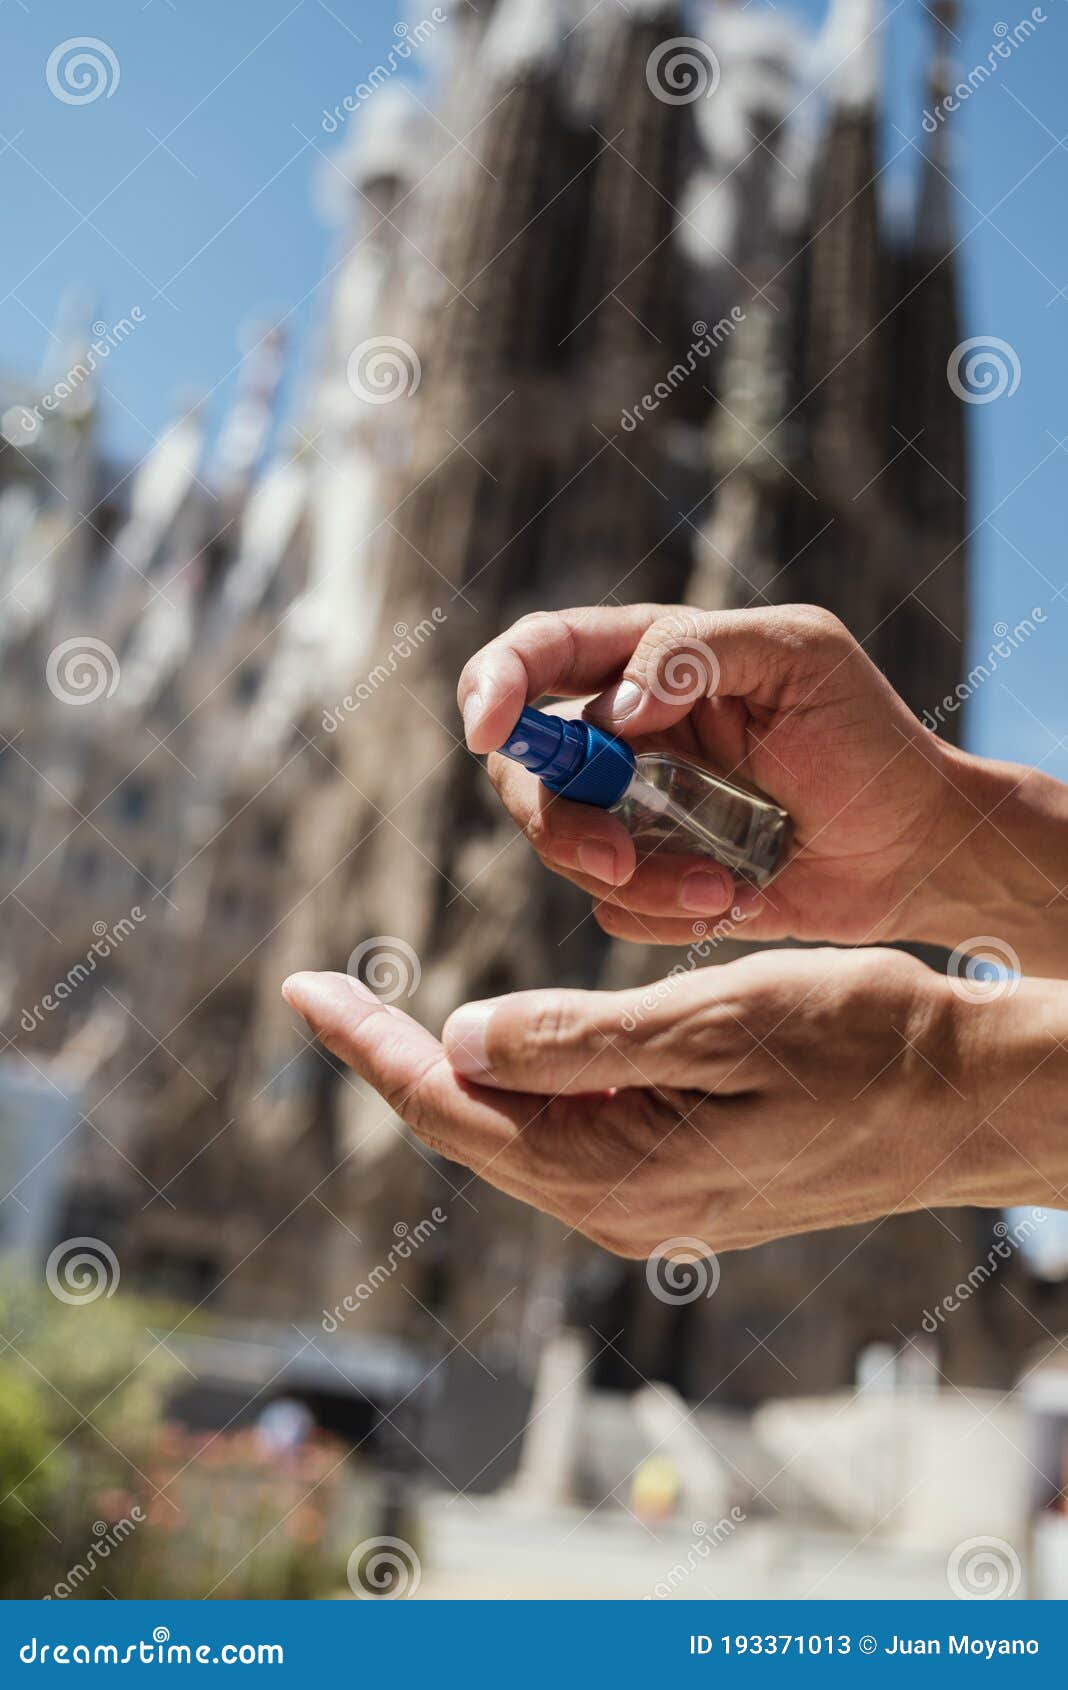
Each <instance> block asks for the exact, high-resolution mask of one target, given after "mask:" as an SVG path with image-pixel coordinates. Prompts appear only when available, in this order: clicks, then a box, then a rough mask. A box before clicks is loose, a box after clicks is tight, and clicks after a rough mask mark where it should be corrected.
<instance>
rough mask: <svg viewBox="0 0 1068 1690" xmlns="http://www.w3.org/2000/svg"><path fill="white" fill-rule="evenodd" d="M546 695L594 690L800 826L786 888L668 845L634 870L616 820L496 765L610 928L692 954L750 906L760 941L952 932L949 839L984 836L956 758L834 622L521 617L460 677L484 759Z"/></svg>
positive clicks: (779, 616) (641, 746)
mask: <svg viewBox="0 0 1068 1690" xmlns="http://www.w3.org/2000/svg"><path fill="white" fill-rule="evenodd" d="M545 694H556V695H557V696H560V695H566V696H569V697H577V698H579V699H585V700H588V699H589V696H590V694H595V695H597V696H595V697H594V698H593V700H592V702H588V703H587V704H586V706H585V710H584V714H586V715H588V716H589V718H590V719H591V720H592V721H595V722H597V723H598V725H600V726H602V727H604V728H606V729H608V730H609V731H612V732H615V733H619V734H622V735H623V736H624V737H625V738H626V739H627V740H628V741H629V742H630V743H631V744H632V745H633V747H634V749H635V751H636V752H642V751H650V750H655V749H665V750H669V751H672V752H675V753H677V754H679V755H681V756H683V757H687V758H689V759H690V760H692V761H694V762H697V763H700V764H704V765H706V766H708V767H710V768H712V769H715V770H717V771H718V772H719V773H721V774H723V775H725V776H727V777H728V778H730V777H735V778H739V779H740V780H741V781H742V782H743V783H745V782H749V783H750V784H753V785H755V786H757V787H759V788H761V790H763V791H764V792H766V793H767V794H768V795H769V796H770V797H771V798H773V799H774V800H775V801H776V803H778V804H780V805H781V806H782V808H783V809H785V810H788V811H789V813H790V815H791V817H792V818H793V822H794V845H793V848H792V851H791V853H790V856H789V858H788V860H787V862H786V864H785V866H784V867H783V868H782V869H781V871H780V872H779V873H778V874H777V875H776V877H775V880H774V882H773V884H771V885H770V886H769V887H767V888H765V890H764V891H763V892H756V891H754V890H752V889H751V888H748V887H746V888H743V889H740V890H736V889H735V888H734V887H733V886H732V884H731V877H730V875H729V873H728V872H727V871H726V870H725V869H721V868H718V867H716V865H714V864H712V863H711V862H710V861H709V859H708V858H706V857H696V856H693V857H691V856H681V855H676V854H675V853H673V852H668V851H665V850H655V851H653V852H652V853H651V854H649V855H648V856H647V857H645V858H644V859H643V860H642V861H640V862H639V861H638V860H637V858H636V854H635V848H634V844H633V841H632V840H631V838H630V836H629V834H628V833H627V831H626V829H625V828H624V827H623V825H622V823H621V822H620V821H618V820H617V819H616V818H615V817H613V816H611V815H609V814H608V813H606V812H604V811H602V810H598V809H596V808H594V807H593V806H590V805H584V804H574V803H569V802H567V800H566V799H561V798H555V797H553V796H552V795H551V794H550V793H549V792H548V791H547V790H546V789H545V788H544V787H543V786H542V785H541V783H540V781H539V780H538V779H537V777H536V776H534V775H532V774H529V773H528V772H527V771H526V770H525V769H523V768H521V767H519V766H518V765H517V764H516V763H513V762H511V761H510V760H509V759H507V758H503V757H491V758H490V761H489V772H490V776H491V779H492V780H493V783H494V785H495V786H496V788H497V790H498V792H499V793H500V795H501V797H502V799H503V800H504V803H505V805H506V806H507V808H508V810H509V812H510V813H511V815H512V816H513V818H514V819H515V821H516V822H517V823H518V824H519V826H520V827H521V828H522V829H523V831H524V832H525V833H526V835H527V837H528V838H529V839H530V841H531V843H532V844H533V845H534V848H535V850H536V851H537V852H538V854H539V856H540V857H541V858H542V860H543V861H544V862H545V863H546V864H547V865H548V866H549V867H550V868H553V869H555V870H557V872H559V873H561V874H563V875H565V876H567V878H569V879H571V880H574V881H575V882H576V883H577V884H578V885H579V886H581V887H583V888H584V889H585V890H586V891H587V892H590V893H592V895H593V896H594V898H595V899H596V900H597V904H596V915H597V919H598V921H599V922H600V924H601V926H602V927H603V928H605V930H606V931H607V932H609V933H612V934H614V935H616V936H618V937H620V938H626V939H635V940H641V941H646V942H648V941H657V942H660V943H664V944H687V943H689V942H690V940H691V937H692V924H693V918H694V916H695V915H703V916H715V915H718V914H720V913H721V912H723V911H724V910H726V909H728V908H729V907H732V906H737V907H738V908H740V910H741V911H742V913H743V914H744V915H745V917H746V924H745V933H746V937H752V938H755V939H780V938H785V937H794V938H802V939H804V938H821V939H833V940H838V941H842V942H852V943H857V942H871V941H873V940H886V939H895V938H912V939H918V938H927V937H931V938H936V937H938V934H937V931H936V930H937V927H938V918H937V915H936V914H935V911H934V907H933V906H934V905H935V904H936V903H937V902H938V898H939V892H938V889H937V887H936V885H935V872H936V870H937V869H938V868H939V866H940V863H941V859H942V856H943V854H944V852H943V846H942V841H943V839H944V838H945V837H946V836H947V830H952V829H955V834H954V837H955V838H956V837H958V836H960V835H962V834H965V833H967V831H968V828H969V826H970V825H971V822H970V817H969V816H968V805H967V801H966V800H965V799H964V798H963V797H962V796H961V794H960V793H959V791H958V788H957V785H956V784H955V782H954V780H953V778H952V777H951V774H950V771H949V757H948V753H947V749H946V747H945V746H944V745H943V744H942V742H941V741H940V740H937V739H935V738H934V737H933V736H932V735H931V734H929V733H928V732H927V731H926V730H925V729H924V728H923V727H922V726H921V725H920V723H919V722H918V721H917V719H916V718H915V716H913V715H912V713H911V711H910V710H909V709H908V708H907V706H906V705H905V704H904V702H903V701H902V700H901V699H900V698H899V697H898V695H897V693H895V692H894V690H893V688H892V687H891V685H890V683H889V682H888V681H887V680H886V678H885V676H884V675H883V674H882V673H881V672H880V671H879V670H878V669H877V668H876V667H875V665H874V664H873V663H872V661H871V659H870V658H869V657H868V656H867V655H866V653H865V652H864V651H863V649H862V648H861V646H860V645H858V643H857V641H856V640H855V639H854V638H853V637H852V635H851V634H850V633H849V632H848V630H847V629H846V628H845V627H844V626H843V625H842V623H841V622H839V621H838V620H837V618H836V617H834V616H832V615H830V614H829V613H828V612H826V611H823V610H819V609H816V608H815V607H814V606H811V605H795V606H784V607H782V608H778V609H773V610H745V611H724V612H705V611H700V610H688V609H685V608H680V609H666V608H665V607H663V606H658V605H633V606H624V607H614V606H609V607H597V608H592V609H586V610H574V611H564V612H558V613H552V612H546V613H539V614H535V615H533V616H527V617H524V618H523V619H522V620H521V621H519V622H517V623H516V624H515V625H514V627H512V628H511V629H509V630H508V632H507V633H505V634H503V635H501V636H500V637H499V638H498V639H496V640H494V641H492V642H491V643H490V644H489V645H487V646H485V647H484V648H483V649H482V650H481V651H480V652H478V653H477V654H476V655H475V656H474V657H473V658H472V659H471V660H470V662H469V663H468V664H467V665H466V667H465V668H464V671H463V674H462V675H461V677H460V683H459V688H458V697H459V701H460V705H461V708H462V710H463V713H464V725H465V730H466V733H467V740H468V744H469V745H470V747H471V749H472V750H473V751H476V752H485V751H493V750H495V749H496V748H497V747H498V746H500V745H501V744H503V743H504V740H505V739H506V738H507V736H508V734H509V733H510V731H511V730H512V728H513V727H514V725H515V722H516V719H517V717H518V715H519V712H520V710H521V709H522V707H523V705H525V704H526V703H528V702H535V701H536V700H537V699H538V698H540V697H542V696H543V695H545ZM559 708H561V709H562V710H563V711H564V712H565V713H567V714H577V713H578V711H579V709H581V708H582V706H581V705H564V706H561V707H559Z"/></svg>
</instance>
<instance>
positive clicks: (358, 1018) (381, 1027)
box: [282, 973, 518, 1171]
mask: <svg viewBox="0 0 1068 1690" xmlns="http://www.w3.org/2000/svg"><path fill="white" fill-rule="evenodd" d="M282 996H283V997H284V998H285V1000H286V1002H287V1003H288V1004H290V1005H291V1006H292V1007H293V1008H294V1009H295V1010H296V1011H297V1012H298V1014H300V1015H303V1017H304V1019H305V1021H307V1023H308V1025H309V1026H310V1028H311V1030H312V1032H313V1033H314V1034H315V1035H316V1037H317V1038H318V1039H319V1040H320V1042H321V1043H322V1044H324V1045H325V1046H326V1048H327V1050H329V1051H330V1052H331V1053H332V1054H333V1055H334V1056H337V1057H339V1058H340V1060H341V1061H342V1062H344V1063H346V1064H347V1065H348V1066H349V1067H350V1068H352V1069H354V1071H355V1072H356V1073H357V1074H359V1075H360V1077H361V1078H362V1079H364V1080H366V1081H367V1082H368V1084H369V1085H371V1086H373V1087H374V1089H375V1091H377V1092H379V1093H381V1095H382V1097H384V1098H385V1100H386V1102H387V1103H388V1104H389V1106H390V1108H391V1109H392V1110H393V1111H394V1112H395V1114H397V1115H399V1116H400V1117H401V1119H402V1120H403V1121H406V1122H407V1124H408V1125H409V1126H410V1127H411V1128H412V1130H413V1131H414V1132H415V1133H416V1134H417V1135H418V1137H419V1138H421V1139H422V1140H423V1141H424V1142H425V1143H426V1144H429V1145H430V1147H431V1149H433V1150H437V1151H439V1152H440V1153H441V1154H442V1155H443V1156H447V1157H449V1158H450V1160H452V1161H454V1162H463V1163H465V1164H466V1165H467V1166H468V1167H469V1168H474V1169H476V1171H477V1170H478V1167H479V1166H485V1165H486V1164H487V1163H488V1162H490V1161H491V1160H494V1159H495V1158H500V1157H501V1156H502V1153H506V1152H507V1150H508V1148H509V1145H510V1143H511V1142H512V1140H513V1139H514V1138H515V1137H516V1136H517V1133H518V1128H517V1127H516V1125H515V1123H514V1121H513V1120H511V1119H509V1118H508V1115H507V1114H506V1113H503V1112H501V1111H500V1110H498V1109H493V1108H487V1107H486V1106H485V1104H483V1103H480V1102H479V1101H478V1100H477V1098H476V1097H475V1095H474V1094H472V1093H471V1092H470V1090H464V1089H463V1087H462V1086H461V1084H460V1082H459V1081H458V1080H457V1078H456V1074H455V1071H454V1070H453V1068H452V1066H451V1065H450V1063H449V1062H447V1061H446V1059H445V1053H444V1051H443V1050H442V1047H441V1044H440V1042H439V1041H438V1040H437V1039H435V1038H434V1037H433V1036H432V1034H430V1033H428V1032H427V1031H426V1029H425V1028H424V1027H420V1025H419V1023H418V1022H417V1021H413V1020H412V1018H411V1016H410V1015H405V1014H404V1012H403V1010H400V1009H397V1008H396V1007H395V1005H392V1004H384V1003H382V1002H381V1001H380V1000H379V999H378V998H376V997H375V995H374V993H373V992H370V991H369V990H368V989H367V987H366V986H363V985H361V984H360V982H359V981H356V980H353V979H352V978H351V976H349V975H348V974H330V973H327V974H317V973H300V974H291V975H290V977H289V979H288V980H286V981H285V983H284V984H283V986H282Z"/></svg>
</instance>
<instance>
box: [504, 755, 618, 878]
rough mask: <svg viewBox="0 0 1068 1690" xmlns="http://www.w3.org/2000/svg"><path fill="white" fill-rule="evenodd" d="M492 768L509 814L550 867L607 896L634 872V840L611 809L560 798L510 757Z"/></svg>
mask: <svg viewBox="0 0 1068 1690" xmlns="http://www.w3.org/2000/svg"><path fill="white" fill-rule="evenodd" d="M487 768H488V770H489V776H490V779H491V780H492V782H493V784H494V786H495V787H496V789H497V792H498V793H499V794H500V797H501V799H502V801H503V803H504V805H505V808H506V809H507V811H508V813H509V815H510V816H511V817H512V819H513V820H514V821H515V822H516V824H517V825H518V826H519V827H520V828H521V829H522V831H523V833H524V834H525V836H526V838H527V839H528V840H529V841H530V843H531V845H533V847H534V849H535V851H536V852H537V853H538V856H539V857H540V858H541V860H542V861H543V862H544V863H545V864H546V865H547V866H548V867H549V868H553V869H556V870H557V871H558V872H560V873H562V874H565V875H567V876H568V878H569V879H573V880H575V881H576V882H577V884H579V885H581V886H583V888H584V889H585V890H587V891H595V890H596V891H602V892H603V890H604V888H605V887H606V886H617V885H620V884H621V883H622V882H623V881H625V880H628V879H629V878H630V876H631V875H632V874H633V873H634V867H635V863H636V861H637V857H636V853H635V850H634V842H633V840H632V839H631V836H630V834H629V833H628V832H627V830H626V828H625V827H624V826H623V823H622V822H621V821H618V820H617V819H616V817H615V816H611V815H609V813H608V811H607V810H601V809H599V808H598V807H597V805H595V804H573V803H570V802H569V801H568V799H566V798H558V797H556V796H555V795H554V794H553V793H551V792H550V791H549V790H548V788H547V787H545V786H543V785H542V783H541V781H540V780H539V779H538V777H537V776H536V775H532V774H530V773H528V771H527V770H526V769H524V768H521V767H520V765H519V764H518V763H513V762H512V761H511V759H510V758H508V757H491V758H490V759H489V762H488V764H487Z"/></svg>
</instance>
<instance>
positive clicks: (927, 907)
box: [903, 740, 1068, 976]
mask: <svg viewBox="0 0 1068 1690" xmlns="http://www.w3.org/2000/svg"><path fill="white" fill-rule="evenodd" d="M929 750H930V753H931V754H932V757H933V761H934V762H935V766H936V768H937V771H938V774H939V777H940V780H939V785H940V790H941V794H942V800H941V802H940V804H939V816H938V821H937V825H936V827H935V828H934V830H933V832H932V839H931V850H930V853H929V860H930V868H929V869H928V871H927V873H926V874H925V876H924V878H923V880H922V882H921V883H920V884H919V886H918V887H917V889H916V893H915V895H914V897H913V898H912V899H910V901H909V906H908V914H909V916H910V917H911V925H912V931H911V932H910V933H909V934H908V935H903V937H909V938H912V939H917V938H919V939H923V940H925V941H927V942H928V943H931V944H937V945H943V946H945V948H946V949H947V950H950V951H954V950H957V949H958V948H962V947H964V948H966V947H969V946H970V945H971V944H972V942H973V941H974V940H976V938H977V937H987V938H988V939H991V938H992V939H994V940H995V941H996V942H997V943H996V947H995V946H988V949H990V950H994V949H995V948H996V949H997V951H998V954H999V956H1000V957H1001V959H1002V960H1004V961H1005V962H1006V964H1007V965H1008V966H1009V967H1010V968H1013V969H1015V968H1018V969H1020V970H1021V971H1022V972H1031V973H1036V974H1044V975H1049V976H1063V975H1065V974H1068V895H1066V886H1065V881H1066V874H1065V868H1064V865H1065V864H1066V863H1068V787H1065V786H1063V785H1062V784H1061V782H1059V781H1055V780H1051V779H1050V778H1049V777H1048V776H1046V775H1042V774H1039V773H1038V772H1037V771H1036V770H1034V769H1028V768H1024V767H1022V766H1020V765H1019V764H1015V763H1000V762H995V761H993V760H991V759H988V758H984V757H977V756H974V755H973V754H971V753H969V752H967V751H961V750H959V749H958V748H957V747H955V746H950V745H946V744H945V743H944V742H943V741H941V740H935V741H933V742H932V743H931V745H930V747H929ZM980 948H981V947H980Z"/></svg>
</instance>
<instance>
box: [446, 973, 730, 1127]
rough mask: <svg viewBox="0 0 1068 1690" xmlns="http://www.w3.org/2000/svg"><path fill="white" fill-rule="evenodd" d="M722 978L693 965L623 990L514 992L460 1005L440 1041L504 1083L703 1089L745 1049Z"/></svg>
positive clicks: (453, 1058)
mask: <svg viewBox="0 0 1068 1690" xmlns="http://www.w3.org/2000/svg"><path fill="white" fill-rule="evenodd" d="M727 972H728V971H727V970H726V969H723V970H718V969H717V970H715V971H714V974H722V975H724V976H725V975H726V974H727ZM720 985H721V982H720V981H718V980H716V979H715V978H714V977H708V978H706V977H705V975H704V974H699V973H691V974H689V975H683V974H679V975H676V976H673V977H672V976H669V977H668V978H667V979H665V980H660V981H657V982H656V983H655V984H654V985H652V986H646V987H641V988H638V989H636V990H632V991H626V992H578V991H564V990H555V989H554V990H548V991H535V992H513V993H512V994H511V995H510V996H508V997H502V998H490V999H488V1000H486V1001H485V1002H482V1003H469V1004H464V1005H463V1007H462V1008H460V1009H458V1010H455V1011H454V1012H453V1014H452V1015H451V1016H450V1017H449V1019H448V1021H447V1022H446V1023H445V1030H444V1032H443V1034H442V1041H443V1044H444V1047H445V1052H446V1055H447V1056H448V1059H449V1061H450V1062H451V1063H452V1065H453V1067H454V1068H455V1069H456V1071H457V1073H460V1074H464V1075H466V1076H467V1078H469V1079H473V1080H476V1081H477V1083H478V1084H479V1085H481V1086H499V1087H502V1088H503V1089H504V1090H506V1091H520V1092H530V1091H537V1092H543V1093H548V1094H551V1095H557V1096H559V1095H561V1094H566V1095H572V1096H574V1095H576V1094H580V1093H584V1092H592V1091H600V1090H604V1089H606V1088H611V1087H624V1088H627V1089H633V1088H642V1087H650V1086H652V1087H658V1086H667V1087H671V1088H676V1089H677V1088H682V1089H693V1088H697V1089H699V1090H702V1091H707V1090H711V1089H713V1088H714V1087H715V1086H716V1085H717V1084H719V1083H722V1082H724V1081H725V1079H726V1077H727V1074H728V1070H733V1069H735V1068H737V1067H738V1065H739V1063H740V1061H741V1060H742V1059H743V1057H744V1056H745V1054H746V1050H745V1044H744V1034H743V1033H742V1029H741V1027H740V1023H739V1022H738V1019H737V1017H736V1016H735V1015H733V1014H731V1013H729V1012H728V1013H724V1010H723V1004H722V1000H721V992H720ZM734 1089H741V1081H738V1083H737V1085H736V1086H735V1088H734Z"/></svg>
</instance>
